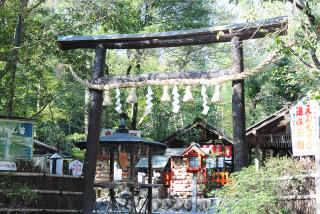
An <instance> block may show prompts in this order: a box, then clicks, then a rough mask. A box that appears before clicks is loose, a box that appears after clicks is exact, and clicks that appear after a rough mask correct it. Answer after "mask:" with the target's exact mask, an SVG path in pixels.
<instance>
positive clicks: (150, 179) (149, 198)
mask: <svg viewBox="0 0 320 214" xmlns="http://www.w3.org/2000/svg"><path fill="white" fill-rule="evenodd" d="M152 154H153V151H152V149H151V148H150V149H149V153H148V184H152ZM147 206H148V213H152V187H148V204H147Z"/></svg>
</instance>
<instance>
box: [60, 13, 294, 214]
mask: <svg viewBox="0 0 320 214" xmlns="http://www.w3.org/2000/svg"><path fill="white" fill-rule="evenodd" d="M287 24H288V21H287V17H277V18H272V19H269V20H266V21H258V22H254V23H246V24H235V25H229V26H223V27H213V28H201V29H193V30H182V31H170V32H162V33H147V34H128V35H116V36H65V37H60V38H58V40H57V42H58V45H59V47H60V49H61V50H70V49H78V48H92V49H95V59H94V67H93V75H92V80H93V83H94V84H97V83H99V84H100V83H108V82H109V83H110V82H113V83H117V82H119V83H121V82H125V81H129V80H130V81H133V82H143V81H145V80H150V79H167V80H170V79H171V80H172V79H179V78H187V79H188V78H190V79H198V78H212V77H217V78H218V77H220V76H223V75H225V74H227V73H228V72H230V70H225V71H212V72H203V73H202V72H178V73H170V74H160V73H157V74H143V75H131V76H123V77H104V64H105V56H106V49H146V48H161V47H179V46H191V45H200V44H211V43H221V42H231V58H232V69H231V73H233V74H236V73H241V72H243V71H244V66H243V44H242V40H247V39H256V38H263V37H265V36H266V35H267V34H269V33H277V34H279V35H284V34H286V31H287ZM221 32H223V33H221ZM217 35H219V38H218V37H217ZM91 97H92V101H91V107H90V113H89V127H88V136H87V149H86V155H85V162H84V179H85V185H84V201H83V213H91V211H92V198H93V192H92V189H93V184H94V177H95V170H96V164H97V154H98V146H99V137H100V136H99V135H100V130H101V114H102V100H103V91H102V90H97V89H93V90H92V91H91ZM232 118H233V139H234V162H235V170H236V171H239V170H241V169H242V168H243V167H246V166H247V165H248V146H247V143H246V125H245V100H244V80H243V79H240V80H235V81H233V82H232ZM148 212H149V213H151V212H152V210H151V207H150V209H149V210H148Z"/></svg>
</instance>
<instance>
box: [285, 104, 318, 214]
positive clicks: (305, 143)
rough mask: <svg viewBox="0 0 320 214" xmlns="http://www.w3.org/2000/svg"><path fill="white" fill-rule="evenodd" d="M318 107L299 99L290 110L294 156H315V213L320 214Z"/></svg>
mask: <svg viewBox="0 0 320 214" xmlns="http://www.w3.org/2000/svg"><path fill="white" fill-rule="evenodd" d="M319 108H320V106H319V103H318V102H317V101H315V100H309V101H308V100H306V98H304V99H301V100H300V101H299V102H298V103H297V104H296V105H295V106H293V107H292V108H291V109H290V126H291V135H292V152H293V155H294V156H307V155H314V156H315V190H316V213H317V214H320V127H319V124H320V118H319V116H320V109H319Z"/></svg>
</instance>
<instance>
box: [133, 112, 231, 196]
mask: <svg viewBox="0 0 320 214" xmlns="http://www.w3.org/2000/svg"><path fill="white" fill-rule="evenodd" d="M162 142H163V143H166V144H167V145H168V148H167V149H166V151H165V153H164V154H163V155H156V156H154V157H153V159H152V167H153V170H154V172H155V173H154V182H155V183H160V184H164V187H165V190H164V191H166V192H167V194H169V195H170V196H171V197H184V198H186V197H191V196H192V191H193V186H194V179H193V176H194V173H197V187H198V188H197V192H198V195H200V194H203V193H204V192H205V185H206V182H208V181H209V182H211V183H212V182H215V183H216V184H217V186H222V185H224V184H225V183H227V182H228V176H229V173H231V172H233V166H234V162H233V160H234V159H233V152H232V151H233V141H232V139H231V138H229V137H228V136H227V135H226V134H225V133H223V132H221V131H219V130H218V129H216V128H214V127H212V126H211V125H209V124H208V123H206V122H205V121H204V120H202V119H199V118H197V119H196V120H195V121H194V122H193V123H192V124H190V125H188V126H186V127H184V128H183V129H181V130H179V131H177V132H175V133H174V134H172V135H171V136H169V137H167V138H166V139H165V140H164V141H162ZM146 167H147V161H146V160H144V159H141V160H140V161H139V162H138V164H137V165H136V168H138V170H143V169H145V168H146Z"/></svg>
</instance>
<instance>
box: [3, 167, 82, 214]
mask: <svg viewBox="0 0 320 214" xmlns="http://www.w3.org/2000/svg"><path fill="white" fill-rule="evenodd" d="M0 182H2V184H1V185H0V187H1V189H0V203H2V205H1V206H0V213H3V212H7V213H9V212H10V213H11V212H12V213H81V208H82V200H83V192H82V191H83V185H84V180H83V177H80V176H70V175H52V174H46V173H29V172H0ZM17 186H19V187H23V186H26V187H27V191H29V192H34V193H35V194H34V195H35V198H34V199H33V200H32V201H29V202H28V203H13V201H12V200H13V199H12V197H8V196H6V195H5V193H7V194H8V189H9V190H10V189H11V190H13V191H11V194H14V192H15V190H16V191H17V192H20V193H19V194H20V196H16V197H21V198H23V191H21V190H22V189H23V188H20V190H19V189H16V187H17ZM21 194H22V195H21ZM26 200H28V199H27V198H26Z"/></svg>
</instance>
